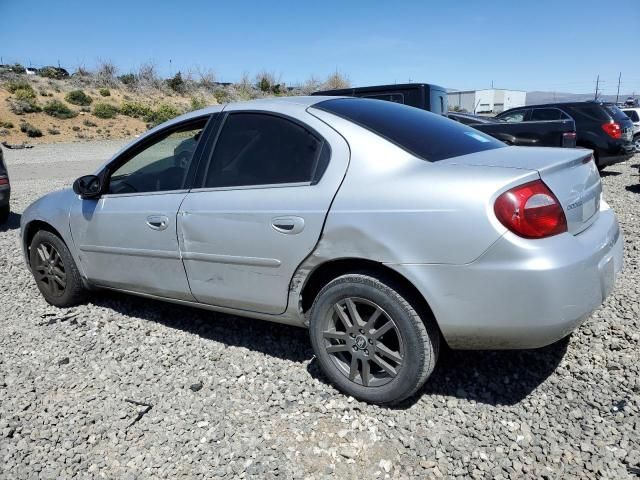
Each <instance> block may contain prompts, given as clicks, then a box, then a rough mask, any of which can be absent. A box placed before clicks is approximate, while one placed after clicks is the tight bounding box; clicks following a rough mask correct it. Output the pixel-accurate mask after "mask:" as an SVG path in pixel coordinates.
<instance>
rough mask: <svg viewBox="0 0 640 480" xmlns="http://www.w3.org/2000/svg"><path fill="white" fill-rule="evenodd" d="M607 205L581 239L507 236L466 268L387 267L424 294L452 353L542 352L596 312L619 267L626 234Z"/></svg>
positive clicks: (442, 266) (453, 266)
mask: <svg viewBox="0 0 640 480" xmlns="http://www.w3.org/2000/svg"><path fill="white" fill-rule="evenodd" d="M603 207H604V209H602V210H601V211H600V216H599V218H598V220H596V222H594V223H593V224H592V225H591V226H590V227H589V228H587V229H586V230H585V231H583V232H581V233H580V234H578V235H576V236H574V235H571V234H568V233H566V234H561V235H556V236H554V237H551V238H548V239H544V240H526V239H522V238H520V237H517V236H516V235H513V234H511V233H507V234H505V235H504V236H503V237H501V238H500V239H499V240H498V241H497V242H496V243H494V244H493V245H492V246H491V248H489V250H487V251H486V252H485V253H484V254H483V255H482V256H481V257H480V258H479V259H477V260H475V261H474V262H472V263H470V264H467V265H416V264H413V265H389V266H390V267H392V268H394V269H395V270H397V271H398V272H399V273H401V274H403V275H404V276H406V277H407V278H408V279H409V280H410V281H412V282H413V284H414V285H415V286H416V287H417V288H418V289H419V290H420V291H421V293H422V294H423V295H424V297H425V298H426V299H427V301H428V302H429V304H430V306H431V308H432V310H433V313H434V315H435V318H436V320H437V322H438V325H439V327H440V330H441V331H442V334H443V335H444V337H445V340H446V341H447V343H448V344H449V346H451V347H452V348H456V349H519V348H537V347H542V346H545V345H548V344H550V343H553V342H555V341H556V340H559V339H560V338H563V337H564V336H566V335H568V334H569V333H570V332H571V331H573V330H574V329H576V328H577V327H578V326H579V325H580V324H581V323H582V322H583V321H584V320H585V319H586V318H587V317H588V316H589V314H590V313H591V312H592V311H593V310H595V309H596V308H598V306H599V305H600V304H601V303H602V302H603V301H604V299H605V298H606V296H607V295H608V294H609V292H610V291H611V289H612V288H613V285H614V281H615V276H616V274H617V273H618V272H619V271H620V270H621V269H622V259H623V239H622V234H621V232H620V229H619V227H618V223H617V220H616V218H615V215H614V213H613V211H612V210H610V209H609V208H608V206H606V204H604V206H603Z"/></svg>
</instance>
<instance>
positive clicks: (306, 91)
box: [300, 75, 322, 95]
mask: <svg viewBox="0 0 640 480" xmlns="http://www.w3.org/2000/svg"><path fill="white" fill-rule="evenodd" d="M321 87H322V82H321V81H320V80H318V79H317V78H316V77H315V76H313V75H312V76H311V77H309V78H308V79H307V80H306V81H305V82H304V83H303V84H302V85H301V86H300V92H301V93H302V94H303V95H310V94H312V93H313V92H317V91H318V90H320V88H321Z"/></svg>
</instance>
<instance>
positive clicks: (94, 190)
mask: <svg viewBox="0 0 640 480" xmlns="http://www.w3.org/2000/svg"><path fill="white" fill-rule="evenodd" d="M101 187H102V184H101V182H100V177H98V176H96V175H85V176H84V177H80V178H78V179H77V180H76V181H75V182H73V191H74V192H75V193H76V194H78V195H80V196H81V197H82V198H97V197H99V196H100V193H101V190H102V188H101Z"/></svg>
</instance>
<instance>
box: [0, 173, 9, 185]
mask: <svg viewBox="0 0 640 480" xmlns="http://www.w3.org/2000/svg"><path fill="white" fill-rule="evenodd" d="M0 185H9V179H8V178H7V177H4V176H2V175H0Z"/></svg>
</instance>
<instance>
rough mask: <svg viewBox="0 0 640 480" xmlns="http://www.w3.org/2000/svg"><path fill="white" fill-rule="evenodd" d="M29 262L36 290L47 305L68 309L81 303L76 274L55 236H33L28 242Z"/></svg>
mask: <svg viewBox="0 0 640 480" xmlns="http://www.w3.org/2000/svg"><path fill="white" fill-rule="evenodd" d="M52 249H53V251H52ZM29 262H30V264H31V271H32V273H33V277H34V278H35V280H36V285H37V286H38V290H40V293H41V294H42V296H43V297H44V299H45V300H46V301H47V302H48V303H50V304H51V305H55V306H56V307H72V306H74V305H78V304H79V303H82V301H83V300H84V299H85V296H86V291H85V289H84V286H83V283H82V277H81V276H80V272H79V271H78V268H77V267H76V263H75V262H74V261H73V257H72V256H71V253H70V252H69V249H68V248H67V246H66V245H65V244H64V242H63V241H62V240H61V239H60V237H58V236H57V235H55V234H53V233H51V232H48V231H46V230H40V231H39V232H37V233H36V234H35V235H34V237H33V240H32V241H31V246H30V249H29ZM52 262H53V263H52ZM60 271H61V272H62V273H63V274H64V276H62V275H61V274H60ZM54 277H55V278H56V279H57V280H56V279H54ZM62 278H63V279H64V281H63V282H62V283H61V279H62Z"/></svg>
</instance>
